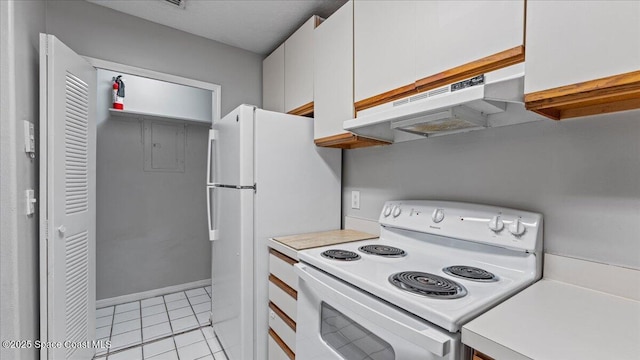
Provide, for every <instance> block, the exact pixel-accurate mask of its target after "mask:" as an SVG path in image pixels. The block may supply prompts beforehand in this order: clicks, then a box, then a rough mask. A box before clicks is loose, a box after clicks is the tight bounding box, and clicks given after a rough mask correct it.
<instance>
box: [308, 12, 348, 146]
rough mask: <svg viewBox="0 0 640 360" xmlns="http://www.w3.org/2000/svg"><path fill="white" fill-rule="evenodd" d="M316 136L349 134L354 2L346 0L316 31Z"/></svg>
mask: <svg viewBox="0 0 640 360" xmlns="http://www.w3.org/2000/svg"><path fill="white" fill-rule="evenodd" d="M314 36H315V39H314V44H315V54H316V55H315V56H316V58H315V65H314V79H313V86H314V95H315V98H314V114H313V116H314V129H315V131H314V137H315V139H320V138H325V137H328V136H333V135H339V134H345V133H348V132H347V131H345V130H344V129H343V128H342V123H343V121H345V120H348V119H352V118H353V2H352V1H350V2H347V3H346V4H344V5H343V6H342V7H341V8H340V9H338V11H336V12H335V13H333V14H332V15H331V16H330V17H329V18H328V19H327V20H325V21H324V22H323V23H322V24H321V25H320V26H318V28H317V29H316V30H315V32H314Z"/></svg>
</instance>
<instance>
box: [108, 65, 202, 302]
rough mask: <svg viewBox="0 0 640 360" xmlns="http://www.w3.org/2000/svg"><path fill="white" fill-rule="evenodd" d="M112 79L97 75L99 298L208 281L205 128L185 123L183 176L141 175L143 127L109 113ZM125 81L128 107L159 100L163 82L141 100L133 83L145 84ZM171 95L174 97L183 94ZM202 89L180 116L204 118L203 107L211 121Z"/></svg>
mask: <svg viewBox="0 0 640 360" xmlns="http://www.w3.org/2000/svg"><path fill="white" fill-rule="evenodd" d="M110 74H111V73H110V72H107V71H103V70H98V106H97V107H98V112H97V129H98V130H97V131H98V139H97V164H96V175H97V176H96V177H97V180H96V185H97V191H96V201H97V206H96V210H97V219H96V281H97V282H96V299H98V300H101V299H107V298H112V297H116V296H122V295H127V294H132V293H137V292H142V291H147V290H153V289H160V288H164V287H167V286H172V285H179V284H184V283H188V282H193V281H198V280H202V279H208V278H210V277H211V242H210V241H209V239H208V230H207V216H206V209H207V208H206V198H205V196H204V191H205V189H204V183H205V179H206V164H207V145H208V144H207V140H208V135H209V127H208V126H202V125H187V127H186V129H185V135H184V139H185V142H184V160H185V166H184V171H183V172H159V171H151V172H148V171H145V159H144V152H145V149H144V140H143V139H144V134H143V126H142V123H141V122H140V121H138V120H136V119H132V118H121V117H114V116H111V115H110V114H109V110H108V109H109V107H110V106H111V92H110V89H111V86H110V79H111V75H110ZM138 79H139V78H138ZM129 82H130V83H131V85H132V86H131V87H129V84H127V85H126V87H125V88H126V89H129V88H131V89H132V90H133V91H132V92H131V93H130V94H131V95H130V96H129V95H127V96H126V97H125V108H126V107H127V103H132V102H133V105H139V106H146V105H145V102H146V100H144V99H142V98H143V97H145V96H150V97H153V96H155V95H157V90H158V89H159V88H164V87H166V85H167V84H164V85H163V86H155V90H156V91H154V93H153V94H146V95H145V91H144V89H138V90H135V86H134V85H144V86H146V85H148V84H145V82H142V83H140V82H139V81H138V82H136V81H135V80H134V78H133V77H132V76H129ZM172 90H173V91H172V94H173V95H176V94H177V95H180V93H181V91H176V90H177V89H176V88H175V87H174V88H173V89H172ZM182 90H184V89H182ZM203 91H204V90H203ZM205 92H206V93H208V100H209V101H205V100H206V98H203V97H202V96H200V97H199V98H200V99H199V100H201V101H199V102H194V100H196V99H195V98H192V99H191V104H190V106H189V108H190V109H189V113H184V112H181V113H180V114H179V115H182V116H188V115H193V116H198V117H202V116H205V115H206V113H207V107H208V114H209V115H208V116H209V117H211V91H205ZM172 94H167V95H169V96H171V95H172ZM190 95H193V94H190ZM127 98H129V100H130V101H127ZM130 105H131V104H130ZM147 105H152V104H150V103H149V104H147ZM141 110H145V111H150V112H164V111H165V110H167V109H164V108H163V107H162V106H155V107H154V106H150V107H148V108H143V109H141ZM209 121H211V120H209ZM147 150H148V149H147Z"/></svg>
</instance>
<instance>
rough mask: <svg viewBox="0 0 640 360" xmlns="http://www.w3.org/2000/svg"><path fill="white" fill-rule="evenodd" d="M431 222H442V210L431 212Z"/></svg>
mask: <svg viewBox="0 0 640 360" xmlns="http://www.w3.org/2000/svg"><path fill="white" fill-rule="evenodd" d="M431 220H433V222H434V223H439V222H440V221H442V220H444V209H435V210H433V214H431Z"/></svg>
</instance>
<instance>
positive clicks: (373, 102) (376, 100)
mask: <svg viewBox="0 0 640 360" xmlns="http://www.w3.org/2000/svg"><path fill="white" fill-rule="evenodd" d="M417 93H418V92H417V90H416V84H415V83H413V84H409V85H405V86H401V87H399V88H397V89H393V90H390V91H387V92H384V93H382V94H378V95H376V96H372V97H370V98H366V99H362V100H360V101H357V102H356V103H355V104H353V105H354V107H355V110H356V113H357V112H358V111H362V110H364V109H368V108H371V107H374V106H378V105H382V104H384V103H388V102H389V101H393V100H397V99H402V98H405V97H407V96H410V95H414V94H417Z"/></svg>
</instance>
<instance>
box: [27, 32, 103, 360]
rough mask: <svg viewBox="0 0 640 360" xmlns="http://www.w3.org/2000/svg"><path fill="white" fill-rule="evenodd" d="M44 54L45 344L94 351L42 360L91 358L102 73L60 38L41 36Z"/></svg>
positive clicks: (65, 350)
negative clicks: (97, 113)
mask: <svg viewBox="0 0 640 360" xmlns="http://www.w3.org/2000/svg"><path fill="white" fill-rule="evenodd" d="M40 48H41V53H40V54H41V55H40V57H41V59H40V61H41V63H40V71H41V75H40V83H41V122H40V141H41V142H40V155H41V157H40V164H41V165H40V166H41V168H40V170H41V175H40V176H41V178H40V199H41V202H42V203H41V205H40V206H41V208H40V211H41V221H42V222H43V223H42V224H43V226H42V227H41V230H44V231H41V242H42V243H41V286H42V289H41V300H42V301H43V304H42V305H41V311H42V312H43V314H42V315H41V322H42V324H41V331H42V340H47V341H60V342H63V343H64V342H65V341H69V342H73V344H82V343H83V342H84V343H86V342H88V343H89V345H90V346H89V347H88V348H86V347H85V348H83V347H76V346H69V347H65V346H63V347H62V348H60V349H50V350H48V353H47V351H42V352H41V355H42V357H43V358H48V359H55V360H58V359H91V358H92V356H93V354H94V352H95V349H93V348H92V347H91V341H92V340H94V338H95V278H96V277H95V236H96V232H95V228H96V223H95V221H96V220H95V219H96V203H95V202H96V197H95V187H96V179H95V174H96V171H95V161H96V127H95V111H96V109H95V103H96V70H95V68H93V67H92V66H91V65H89V63H88V62H87V61H86V60H85V59H83V58H82V57H80V56H79V55H77V54H76V53H74V52H73V51H72V50H71V49H69V48H68V47H67V46H65V45H64V44H63V43H62V42H60V41H59V40H58V39H56V38H55V37H54V36H52V35H44V34H43V35H41V37H40ZM43 227H44V229H43ZM44 259H46V262H45V261H44ZM42 268H46V273H44V272H43V270H44V269H42ZM45 314H46V315H45Z"/></svg>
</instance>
